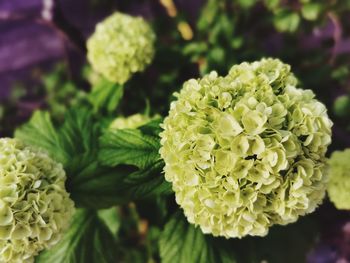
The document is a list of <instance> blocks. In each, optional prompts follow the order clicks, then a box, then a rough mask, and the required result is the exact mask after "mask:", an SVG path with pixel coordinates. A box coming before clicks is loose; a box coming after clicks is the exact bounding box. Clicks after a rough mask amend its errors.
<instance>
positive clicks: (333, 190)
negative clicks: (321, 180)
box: [327, 149, 350, 210]
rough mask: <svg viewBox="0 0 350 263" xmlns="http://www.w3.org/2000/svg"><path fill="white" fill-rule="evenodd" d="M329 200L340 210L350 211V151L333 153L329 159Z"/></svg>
mask: <svg viewBox="0 0 350 263" xmlns="http://www.w3.org/2000/svg"><path fill="white" fill-rule="evenodd" d="M329 168H330V169H329V170H330V172H329V177H330V179H329V184H328V188H327V192H328V195H329V199H330V200H331V201H332V202H333V204H334V205H335V206H336V208H338V209H348V210H349V209H350V149H346V150H344V151H336V152H333V154H332V156H331V158H330V159H329Z"/></svg>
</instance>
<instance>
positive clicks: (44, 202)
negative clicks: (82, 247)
mask: <svg viewBox="0 0 350 263" xmlns="http://www.w3.org/2000/svg"><path fill="white" fill-rule="evenodd" d="M65 180H66V175H65V172H64V170H63V168H62V165H61V164H59V163H57V162H55V161H53V160H52V159H51V158H50V157H49V156H48V155H47V154H46V153H43V152H41V151H38V150H36V149H33V148H31V147H28V146H26V145H24V144H23V143H21V142H20V141H18V140H16V139H9V138H2V139H0V262H13V263H15V262H16V263H17V262H33V261H34V256H35V255H37V254H38V252H40V251H41V250H43V249H46V248H50V247H52V246H53V245H54V244H56V243H57V242H58V241H59V240H60V238H61V236H62V232H63V231H64V230H65V229H67V228H68V226H69V222H70V218H71V216H72V214H73V212H74V203H73V201H72V200H71V199H70V198H69V194H68V193H67V191H66V189H65Z"/></svg>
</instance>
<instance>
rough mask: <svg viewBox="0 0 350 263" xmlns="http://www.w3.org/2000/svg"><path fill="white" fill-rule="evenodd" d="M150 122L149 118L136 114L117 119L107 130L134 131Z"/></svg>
mask: <svg viewBox="0 0 350 263" xmlns="http://www.w3.org/2000/svg"><path fill="white" fill-rule="evenodd" d="M151 120H152V118H150V117H149V116H147V115H143V114H139V113H137V114H134V115H131V116H129V117H118V118H116V119H114V120H113V121H112V122H111V124H110V125H109V128H110V129H112V130H116V129H136V128H138V127H140V126H142V125H144V124H146V123H147V122H149V121H151Z"/></svg>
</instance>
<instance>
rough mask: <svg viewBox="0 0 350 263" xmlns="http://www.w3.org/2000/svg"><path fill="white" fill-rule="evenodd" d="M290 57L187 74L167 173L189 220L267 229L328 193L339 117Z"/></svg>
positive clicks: (232, 228)
mask: <svg viewBox="0 0 350 263" xmlns="http://www.w3.org/2000/svg"><path fill="white" fill-rule="evenodd" d="M296 84H297V80H296V78H295V77H294V75H293V74H292V73H291V72H290V66H289V65H286V64H283V63H282V62H281V61H279V60H277V59H262V60H261V61H257V62H253V63H242V64H240V65H236V66H233V67H232V68H231V70H230V71H229V73H228V75H227V76H224V77H220V76H218V74H217V73H216V72H211V73H210V74H209V75H206V76H204V77H203V78H202V79H199V80H195V79H191V80H189V81H187V82H186V83H185V84H184V86H183V88H182V90H181V91H180V93H176V94H175V96H176V97H177V101H175V102H172V104H171V108H170V112H169V116H168V117H166V119H165V120H164V123H163V124H162V128H163V129H164V131H163V132H162V133H161V144H162V147H161V149H160V154H161V156H162V158H163V159H164V161H165V168H164V171H165V178H166V180H167V181H169V182H172V185H173V190H174V191H175V194H176V201H177V203H178V204H179V205H180V206H181V207H182V208H183V210H184V213H185V215H186V217H187V219H188V221H189V222H190V223H193V224H196V225H199V226H200V228H201V229H202V231H203V232H204V233H212V234H213V235H214V236H225V237H226V238H229V237H243V236H246V235H257V236H264V235H266V234H267V232H268V228H269V227H270V226H272V225H274V224H288V223H291V222H294V221H296V220H297V219H298V217H299V216H301V215H305V214H307V213H310V212H312V211H314V209H315V208H316V207H317V206H318V204H319V203H320V202H321V201H322V199H323V198H324V195H325V188H326V176H325V173H324V167H325V153H326V150H327V146H328V145H329V143H330V142H331V126H332V122H331V121H330V119H329V118H328V116H327V113H326V108H325V106H324V105H323V104H322V103H320V102H319V101H317V100H316V99H314V93H313V92H312V91H311V90H301V89H298V88H296Z"/></svg>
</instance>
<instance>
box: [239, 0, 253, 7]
mask: <svg viewBox="0 0 350 263" xmlns="http://www.w3.org/2000/svg"><path fill="white" fill-rule="evenodd" d="M256 2H257V0H238V3H239V4H240V6H241V7H243V8H245V9H248V8H251V7H252V6H253V5H255V4H256Z"/></svg>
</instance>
